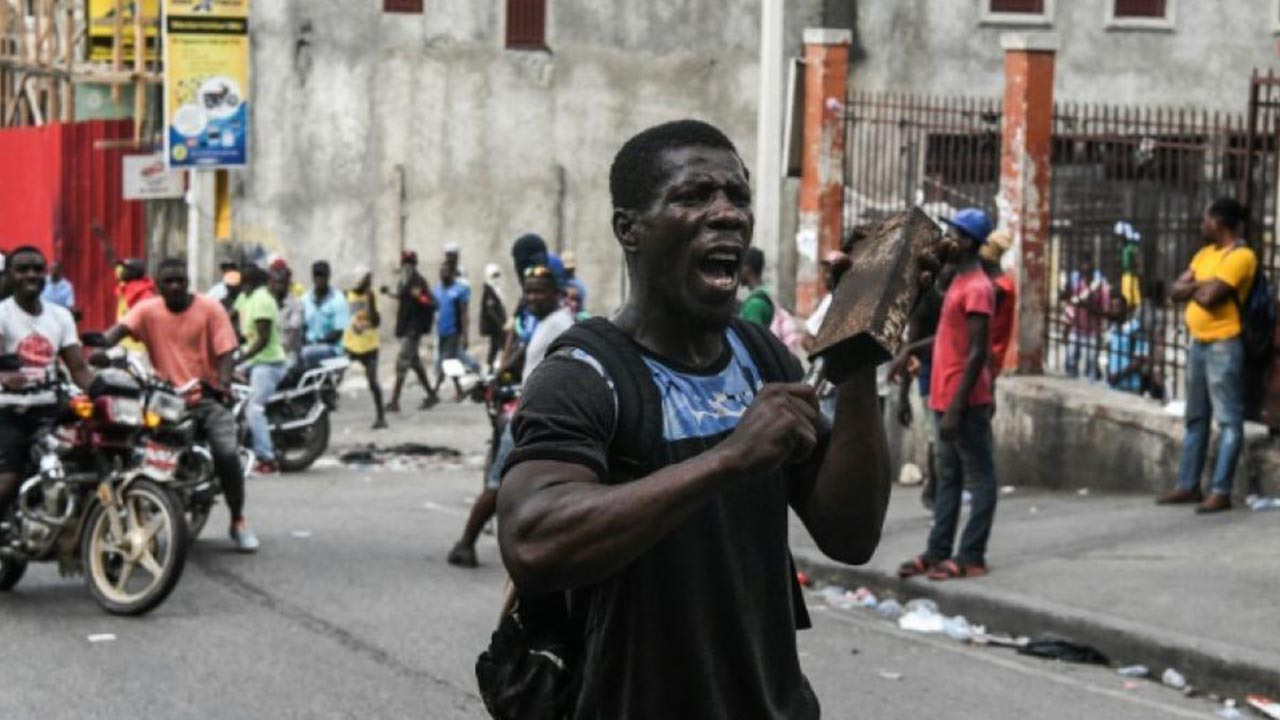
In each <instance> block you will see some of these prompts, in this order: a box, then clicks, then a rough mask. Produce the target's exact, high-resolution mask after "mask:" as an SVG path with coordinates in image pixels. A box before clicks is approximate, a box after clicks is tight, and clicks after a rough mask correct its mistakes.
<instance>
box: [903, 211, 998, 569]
mask: <svg viewBox="0 0 1280 720" xmlns="http://www.w3.org/2000/svg"><path fill="white" fill-rule="evenodd" d="M947 223H948V225H950V228H949V229H948V231H947V234H948V236H949V237H950V238H951V239H952V240H954V241H955V242H956V244H957V245H958V247H959V251H958V253H957V256H956V257H955V258H954V259H953V262H954V264H955V276H954V278H953V279H952V280H951V283H950V285H949V286H948V287H947V291H946V295H945V296H944V298H943V301H942V314H941V316H940V318H939V321H938V334H937V335H936V336H935V338H934V344H933V368H932V374H931V377H930V381H929V408H930V409H931V410H933V412H934V415H935V418H936V419H937V438H936V442H935V443H934V453H935V455H934V463H935V465H936V467H937V471H938V479H937V488H936V489H935V491H934V493H935V494H934V503H933V529H932V530H931V531H930V533H929V546H928V549H927V550H925V552H924V554H923V555H919V556H916V557H914V558H912V559H911V560H908V561H907V562H905V563H903V564H902V565H901V566H900V567H899V568H898V575H899V576H900V577H911V576H913V575H920V574H925V573H927V574H928V576H929V579H930V580H947V579H951V578H962V577H975V576H979V575H985V574H986V572H987V561H986V552H987V539H988V538H989V537H990V535H991V523H992V521H993V520H994V519H995V512H996V476H995V462H994V459H993V447H992V439H991V408H992V402H993V397H992V382H991V380H992V373H991V363H990V362H989V361H988V358H989V357H990V353H991V344H990V341H989V334H990V333H989V330H990V324H991V315H992V313H993V312H994V311H995V289H994V288H993V286H992V285H991V280H990V279H989V278H988V277H987V273H986V272H985V271H984V270H983V268H982V264H981V262H980V261H979V258H978V251H979V249H981V247H982V245H983V243H984V242H986V239H987V236H988V235H990V234H991V220H990V219H989V218H988V217H987V214H986V213H985V212H983V211H981V210H978V209H976V208H968V209H965V210H961V211H959V212H958V213H956V215H955V217H954V218H952V219H951V220H949V221H947ZM966 485H967V486H968V487H969V490H970V492H971V493H973V506H972V508H971V509H970V513H969V523H968V524H967V525H966V526H965V529H964V534H963V536H961V538H960V551H959V552H958V553H956V554H955V555H954V556H952V554H951V551H952V547H953V545H954V544H955V536H956V527H957V525H958V524H959V519H960V506H961V497H962V495H963V492H964V489H965V487H966Z"/></svg>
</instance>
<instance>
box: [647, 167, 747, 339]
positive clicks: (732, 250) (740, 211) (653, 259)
mask: <svg viewBox="0 0 1280 720" xmlns="http://www.w3.org/2000/svg"><path fill="white" fill-rule="evenodd" d="M664 164H665V166H666V169H667V175H666V178H665V179H664V181H663V182H662V183H660V184H659V185H658V187H657V190H656V196H655V198H654V200H653V202H652V204H651V205H650V206H649V207H648V208H647V209H645V210H643V211H641V212H640V213H638V215H637V217H636V227H635V229H634V234H635V236H636V237H635V240H636V242H635V245H634V248H633V249H631V252H632V253H633V255H634V257H633V259H632V262H633V263H635V270H636V275H637V281H638V282H639V283H640V284H642V285H645V286H646V287H648V288H649V289H650V290H651V292H653V293H654V294H656V295H657V296H658V297H661V298H663V299H664V300H665V301H666V304H667V305H668V307H670V308H673V309H679V311H681V312H684V313H688V314H689V315H690V316H692V317H693V318H694V319H697V320H701V321H703V322H705V323H707V324H712V325H725V324H727V323H728V322H729V318H731V317H732V316H733V311H734V304H735V299H736V294H737V291H738V284H739V282H740V281H741V279H742V275H741V273H742V258H743V256H744V255H745V254H746V251H747V248H748V247H750V246H751V234H752V230H753V229H754V226H755V216H754V215H753V214H752V212H751V188H750V186H749V185H748V184H747V176H746V169H745V168H744V167H743V165H742V161H741V160H739V159H738V156H737V155H736V154H734V153H733V152H730V151H728V150H722V149H713V148H706V147H686V148H677V149H674V150H668V151H667V152H666V153H665V156H664Z"/></svg>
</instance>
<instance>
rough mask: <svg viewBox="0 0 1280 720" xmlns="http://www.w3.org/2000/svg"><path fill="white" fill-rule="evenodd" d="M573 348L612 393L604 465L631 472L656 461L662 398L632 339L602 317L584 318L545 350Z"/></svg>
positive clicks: (645, 468)
mask: <svg viewBox="0 0 1280 720" xmlns="http://www.w3.org/2000/svg"><path fill="white" fill-rule="evenodd" d="M564 348H577V349H579V350H582V351H583V352H585V353H587V354H588V355H590V356H591V357H592V358H594V359H595V360H596V361H597V362H599V363H600V365H601V366H602V367H603V368H604V371H605V373H606V374H607V375H608V376H609V380H610V381H611V382H612V383H613V391H614V394H615V396H616V398H617V413H618V416H617V417H618V421H617V424H616V425H615V427H614V429H613V439H612V441H611V442H610V446H609V456H610V457H609V462H610V465H611V467H610V471H611V472H617V473H619V474H621V475H625V476H627V477H631V478H641V477H644V476H645V475H648V474H649V471H650V469H651V468H653V467H654V466H655V463H660V462H661V460H660V455H661V444H662V398H661V396H659V394H658V388H657V386H655V385H654V383H653V375H652V373H651V372H650V371H649V366H648V365H646V364H645V362H644V358H643V357H641V355H640V350H639V349H638V348H637V347H636V346H635V343H634V341H632V339H631V338H630V336H628V335H627V334H626V333H624V332H623V331H622V330H621V329H620V328H618V326H617V325H614V324H613V323H611V322H609V320H608V319H606V318H600V317H595V318H589V319H587V320H583V321H582V322H580V323H577V324H576V325H574V326H573V327H571V328H569V329H568V330H566V331H565V332H564V333H562V334H561V335H560V337H558V338H556V339H555V341H553V342H552V343H551V347H550V348H548V349H547V354H548V355H551V354H552V353H555V352H557V351H559V350H561V349H564Z"/></svg>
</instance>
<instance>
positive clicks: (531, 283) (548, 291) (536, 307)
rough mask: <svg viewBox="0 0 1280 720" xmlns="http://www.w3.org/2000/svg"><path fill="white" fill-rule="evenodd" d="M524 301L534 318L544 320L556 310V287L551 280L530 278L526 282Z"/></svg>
mask: <svg viewBox="0 0 1280 720" xmlns="http://www.w3.org/2000/svg"><path fill="white" fill-rule="evenodd" d="M524 300H525V303H527V304H528V306H529V311H530V312H532V313H533V314H534V316H536V317H539V318H544V317H546V316H548V315H550V314H551V313H553V312H555V310H556V304H557V300H558V298H557V297H556V288H555V285H554V284H553V283H552V281H551V280H550V279H549V278H541V277H532V278H529V279H527V280H525V281H524Z"/></svg>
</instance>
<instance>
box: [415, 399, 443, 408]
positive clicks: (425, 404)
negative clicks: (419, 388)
mask: <svg viewBox="0 0 1280 720" xmlns="http://www.w3.org/2000/svg"><path fill="white" fill-rule="evenodd" d="M439 404H440V397H439V396H437V395H431V396H428V397H425V398H422V404H421V405H419V406H418V408H419V409H420V410H430V409H431V408H433V407H435V406H436V405H439Z"/></svg>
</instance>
